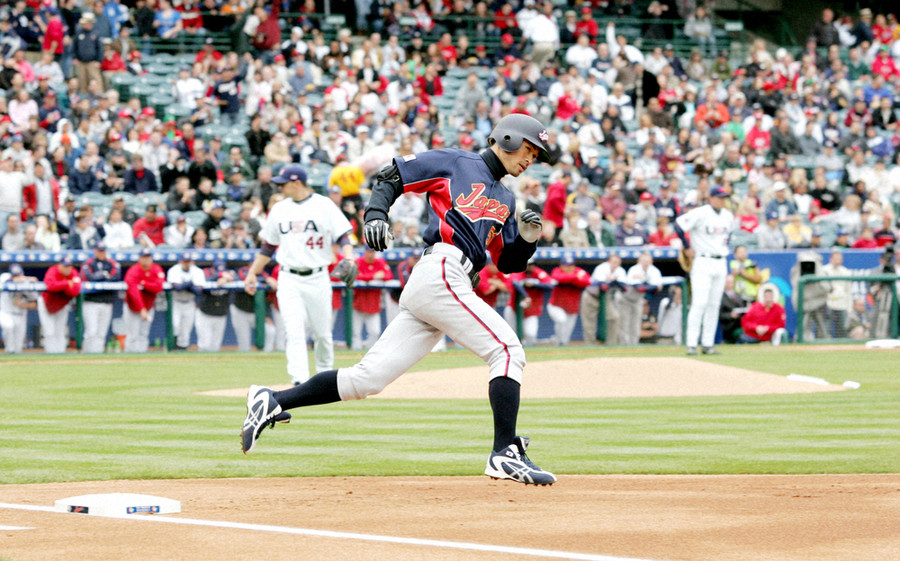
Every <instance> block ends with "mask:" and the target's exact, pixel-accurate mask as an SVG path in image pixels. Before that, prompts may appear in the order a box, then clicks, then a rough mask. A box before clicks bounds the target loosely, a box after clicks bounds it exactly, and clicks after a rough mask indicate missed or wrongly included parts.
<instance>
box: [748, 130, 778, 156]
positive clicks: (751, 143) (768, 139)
mask: <svg viewBox="0 0 900 561" xmlns="http://www.w3.org/2000/svg"><path fill="white" fill-rule="evenodd" d="M744 143H745V144H746V145H747V146H748V147H750V149H751V150H765V151H768V150H769V146H770V145H771V144H772V133H771V132H770V131H764V130H760V129H759V128H758V127H757V126H756V125H753V127H752V128H751V129H750V131H749V132H748V133H747V138H745V139H744Z"/></svg>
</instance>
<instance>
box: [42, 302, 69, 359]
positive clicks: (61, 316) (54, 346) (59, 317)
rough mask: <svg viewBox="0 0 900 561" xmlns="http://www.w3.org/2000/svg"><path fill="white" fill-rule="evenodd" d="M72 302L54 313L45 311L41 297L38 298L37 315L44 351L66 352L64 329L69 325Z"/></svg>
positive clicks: (51, 352) (45, 306)
mask: <svg viewBox="0 0 900 561" xmlns="http://www.w3.org/2000/svg"><path fill="white" fill-rule="evenodd" d="M71 308H72V303H71V302H69V303H68V304H66V305H65V307H63V309H61V310H59V311H58V312H56V313H55V314H51V313H50V312H48V311H47V305H46V304H45V303H44V299H43V298H38V317H40V320H41V334H42V335H43V338H44V352H45V353H47V354H59V353H64V352H66V331H67V329H68V327H69V310H70V309H71Z"/></svg>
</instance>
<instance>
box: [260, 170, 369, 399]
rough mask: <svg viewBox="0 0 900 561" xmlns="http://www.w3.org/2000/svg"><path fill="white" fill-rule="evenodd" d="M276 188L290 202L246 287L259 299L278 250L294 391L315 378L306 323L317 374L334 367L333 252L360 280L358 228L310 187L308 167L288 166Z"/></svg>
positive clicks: (270, 230) (282, 205) (264, 235)
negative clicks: (354, 233) (354, 234)
mask: <svg viewBox="0 0 900 561" xmlns="http://www.w3.org/2000/svg"><path fill="white" fill-rule="evenodd" d="M272 182H273V183H275V184H277V185H281V186H282V187H281V188H282V192H283V193H284V195H285V199H284V200H282V201H280V202H278V203H276V204H275V206H273V207H272V210H271V211H270V212H269V216H268V218H267V219H266V225H265V227H264V228H263V230H262V231H261V232H260V234H259V235H260V238H261V239H262V241H263V246H262V250H261V251H260V252H259V253H258V254H257V255H256V258H255V259H254V260H253V263H252V264H251V265H250V269H249V270H248V271H247V276H246V278H245V279H244V286H245V290H246V292H247V293H248V294H250V295H253V294H255V293H256V283H257V276H258V275H259V274H260V273H261V272H262V270H263V268H264V267H265V266H266V265H267V264H268V263H269V262H270V261H271V260H272V256H273V255H274V254H275V249H278V256H277V260H278V263H279V265H280V266H281V272H280V274H279V276H278V289H277V294H278V307H279V309H280V311H281V314H282V315H283V316H284V318H285V319H286V322H285V330H286V336H287V349H286V355H287V371H288V374H289V375H290V377H291V380H292V381H293V382H294V385H299V384H301V383H303V382H305V381H306V380H307V379H308V378H309V356H308V354H307V351H306V327H305V326H304V321H306V322H308V323H309V326H310V330H311V331H312V334H313V341H314V351H313V352H314V355H315V361H316V370H317V371H321V370H330V369H331V368H333V367H334V342H333V340H332V334H331V282H330V281H329V275H328V265H330V264H331V262H332V260H333V259H334V250H333V247H332V246H333V245H335V244H337V245H339V246H340V250H341V254H342V255H343V257H344V261H347V262H348V264H347V265H346V266H345V267H344V268H342V269H343V273H340V274H341V275H342V276H341V278H349V276H353V277H354V278H355V270H356V263H355V262H354V260H353V242H352V241H351V239H350V237H349V235H350V231H351V229H352V227H351V226H350V222H349V221H348V220H347V218H346V217H345V216H344V214H343V213H342V212H341V209H339V208H338V207H337V206H336V205H335V204H334V202H333V201H332V200H331V199H329V198H328V197H325V196H322V195H319V194H317V193H316V192H315V191H313V190H312V189H311V188H310V187H308V186H307V185H306V171H305V170H304V169H303V168H302V167H300V166H296V165H290V166H285V167H284V168H283V169H282V170H281V173H280V174H279V175H278V176H276V177H273V178H272ZM341 263H343V261H342V262H341ZM339 265H340V263H339Z"/></svg>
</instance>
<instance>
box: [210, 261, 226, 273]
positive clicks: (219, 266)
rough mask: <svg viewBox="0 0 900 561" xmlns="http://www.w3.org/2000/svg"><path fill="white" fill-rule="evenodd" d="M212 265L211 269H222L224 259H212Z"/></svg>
mask: <svg viewBox="0 0 900 561" xmlns="http://www.w3.org/2000/svg"><path fill="white" fill-rule="evenodd" d="M212 266H213V269H215V270H217V271H224V270H225V261H222V260H221V259H216V260H215V261H213V264H212Z"/></svg>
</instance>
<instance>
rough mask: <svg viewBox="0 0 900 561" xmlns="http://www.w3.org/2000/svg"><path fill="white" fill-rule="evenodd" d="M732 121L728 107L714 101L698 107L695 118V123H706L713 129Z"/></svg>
mask: <svg viewBox="0 0 900 561" xmlns="http://www.w3.org/2000/svg"><path fill="white" fill-rule="evenodd" d="M730 120H731V116H730V115H729V114H728V107H727V106H726V105H725V104H724V103H720V102H718V101H716V100H714V99H713V100H709V101H707V102H706V103H704V104H703V105H701V106H700V107H698V108H697V115H696V116H695V117H694V122H696V123H699V122H700V121H706V124H707V125H709V128H711V129H715V128H718V127H719V126H721V125H724V124H725V123H727V122H728V121H730Z"/></svg>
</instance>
